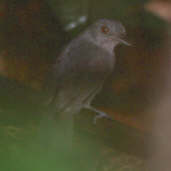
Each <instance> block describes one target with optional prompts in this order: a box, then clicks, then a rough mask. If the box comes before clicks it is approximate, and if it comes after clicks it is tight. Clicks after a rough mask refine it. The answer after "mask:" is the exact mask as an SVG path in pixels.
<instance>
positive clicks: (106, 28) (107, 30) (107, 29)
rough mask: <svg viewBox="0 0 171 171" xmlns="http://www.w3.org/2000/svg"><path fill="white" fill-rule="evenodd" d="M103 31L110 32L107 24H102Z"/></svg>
mask: <svg viewBox="0 0 171 171" xmlns="http://www.w3.org/2000/svg"><path fill="white" fill-rule="evenodd" d="M101 31H102V32H103V33H104V34H107V33H108V32H109V28H108V27H107V26H102V27H101Z"/></svg>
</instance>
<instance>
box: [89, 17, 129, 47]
mask: <svg viewBox="0 0 171 171" xmlns="http://www.w3.org/2000/svg"><path fill="white" fill-rule="evenodd" d="M91 35H92V36H93V39H94V40H95V41H97V42H99V43H101V44H109V43H110V44H112V46H113V47H115V46H116V45H118V44H122V43H123V44H125V45H130V44H129V43H127V42H126V41H125V40H124V39H123V38H124V37H125V35H126V31H125V28H124V26H123V25H122V24H121V23H120V22H118V21H115V20H109V19H100V20H98V21H97V22H95V23H94V24H93V25H92V26H91Z"/></svg>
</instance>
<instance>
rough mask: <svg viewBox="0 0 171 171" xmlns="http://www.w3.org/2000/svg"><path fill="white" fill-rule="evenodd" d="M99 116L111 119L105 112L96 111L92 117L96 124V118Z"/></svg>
mask: <svg viewBox="0 0 171 171" xmlns="http://www.w3.org/2000/svg"><path fill="white" fill-rule="evenodd" d="M100 118H106V119H109V120H112V118H111V117H110V116H109V115H107V114H106V113H104V112H98V114H97V115H96V116H95V117H94V121H93V124H96V122H97V119H100Z"/></svg>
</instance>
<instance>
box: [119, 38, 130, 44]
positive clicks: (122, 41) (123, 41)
mask: <svg viewBox="0 0 171 171" xmlns="http://www.w3.org/2000/svg"><path fill="white" fill-rule="evenodd" d="M118 41H119V42H120V43H123V44H124V45H127V46H131V44H130V43H128V42H127V41H125V40H123V39H120V38H118Z"/></svg>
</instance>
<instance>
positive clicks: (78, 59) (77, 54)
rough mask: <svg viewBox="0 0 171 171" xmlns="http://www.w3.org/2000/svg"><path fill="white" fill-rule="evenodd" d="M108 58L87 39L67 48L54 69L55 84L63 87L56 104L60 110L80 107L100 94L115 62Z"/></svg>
mask: <svg viewBox="0 0 171 171" xmlns="http://www.w3.org/2000/svg"><path fill="white" fill-rule="evenodd" d="M73 43H74V42H73ZM109 55H110V54H109V53H108V52H106V51H104V50H102V49H101V48H99V47H97V46H96V45H94V44H92V43H91V42H88V41H84V40H80V41H79V43H77V44H71V46H69V47H68V48H66V50H65V51H64V53H63V54H62V55H61V56H60V58H59V59H60V61H59V63H58V64H56V68H55V69H56V70H55V74H56V81H57V84H58V85H60V86H58V87H57V91H58V92H57V94H56V95H55V97H54V99H55V100H54V103H56V105H57V106H58V107H59V108H64V107H65V106H68V105H70V106H74V105H75V106H79V105H82V103H83V101H84V100H85V99H87V97H89V96H90V95H91V94H92V95H93V93H95V92H96V94H97V89H99V87H101V86H102V84H103V82H104V80H105V78H106V76H107V75H108V74H109V73H110V71H111V68H110V67H112V64H111V63H112V62H113V61H109Z"/></svg>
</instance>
